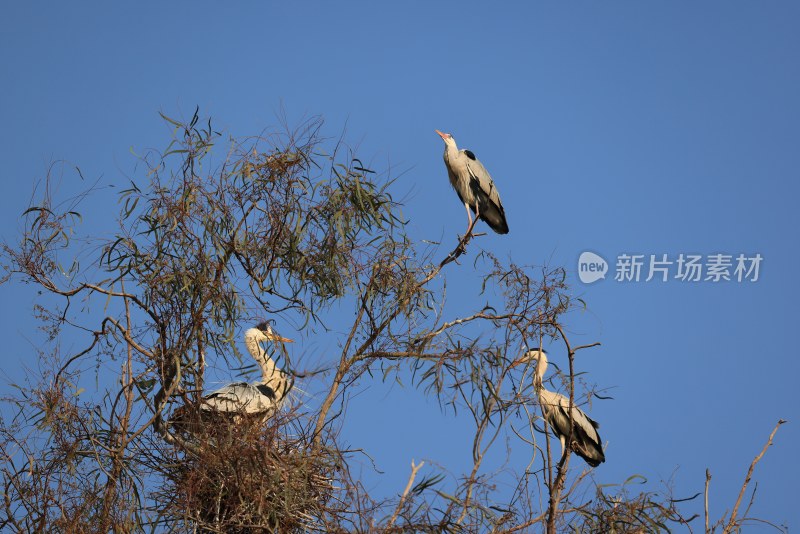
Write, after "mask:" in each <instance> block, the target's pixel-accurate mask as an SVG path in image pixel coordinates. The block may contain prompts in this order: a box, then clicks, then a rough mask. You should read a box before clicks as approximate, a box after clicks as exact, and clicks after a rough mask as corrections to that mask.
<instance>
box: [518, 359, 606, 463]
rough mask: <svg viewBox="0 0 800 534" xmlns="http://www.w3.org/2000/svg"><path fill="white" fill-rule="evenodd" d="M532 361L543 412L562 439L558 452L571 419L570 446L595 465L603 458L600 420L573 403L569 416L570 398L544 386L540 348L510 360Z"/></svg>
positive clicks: (543, 363) (562, 453)
mask: <svg viewBox="0 0 800 534" xmlns="http://www.w3.org/2000/svg"><path fill="white" fill-rule="evenodd" d="M530 362H535V363H536V368H535V371H534V377H533V387H534V389H535V390H536V394H537V396H538V397H539V404H540V405H541V407H542V415H543V416H544V419H545V420H546V421H547V424H548V425H550V428H552V429H553V432H555V434H556V436H557V437H558V439H559V441H560V442H561V456H562V457H563V456H564V452H565V447H566V441H567V439H568V438H570V419H571V420H572V423H573V424H572V432H571V434H572V436H571V439H570V443H569V448H570V450H572V452H574V453H575V454H577V455H578V456H580V457H581V458H583V459H584V460H586V463H587V464H589V465H590V466H592V467H597V466H598V465H600V464H601V463H603V462H605V461H606V456H605V454H603V446H602V443H601V441H600V434H598V433H597V429H598V428H599V426H600V425H599V424H597V422H596V421H594V420H593V419H592V418H591V417H589V416H588V415H586V414H585V413H584V412H583V410H581V409H580V408H578V407H577V406H575V405H574V403H573V406H572V417H570V416H569V413H570V409H569V399H568V398H567V397H565V396H564V395H560V394H558V393H554V392H552V391H548V390H546V389H545V388H544V384H543V378H544V373H545V371H546V370H547V354H546V353H545V351H543V350H538V349H534V350H528V351H527V352H526V353H525V354H524V355H522V357H521V358H519V359H518V360H516V361H515V362H514V363H512V364H511V366H512V367H514V366H516V365H519V364H525V363H530Z"/></svg>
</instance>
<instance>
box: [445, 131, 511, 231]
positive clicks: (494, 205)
mask: <svg viewBox="0 0 800 534" xmlns="http://www.w3.org/2000/svg"><path fill="white" fill-rule="evenodd" d="M436 133H437V134H439V135H440V136H441V138H442V139H443V140H444V164H445V165H446V166H447V175H448V176H449V177H450V185H452V186H453V189H455V190H456V193H458V198H460V199H461V202H463V203H464V208H465V209H466V210H467V218H468V219H469V226H468V228H467V232H468V233H469V232H470V231H471V230H472V228H473V226H474V223H473V222H472V214H471V213H470V210H472V211H474V212H475V217H476V218H479V219H481V220H483V221H484V222H486V224H488V225H489V227H490V228H491V229H492V230H494V231H495V232H497V233H498V234H507V233H508V223H507V222H506V212H505V210H504V209H503V204H502V203H501V202H500V194H499V193H498V192H497V188H496V187H495V185H494V181H493V180H492V177H491V176H490V175H489V171H487V170H486V167H484V166H483V164H482V163H481V162H480V161H478V158H476V157H475V154H473V153H472V152H471V151H469V150H466V149H463V150H459V149H458V147H457V146H456V140H455V139H453V136H452V135H450V134H448V133H443V132H440V131H439V130H436Z"/></svg>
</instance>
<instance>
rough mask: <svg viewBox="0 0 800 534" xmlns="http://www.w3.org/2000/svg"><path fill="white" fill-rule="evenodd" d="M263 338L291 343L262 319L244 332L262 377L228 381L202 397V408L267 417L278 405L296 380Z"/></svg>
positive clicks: (232, 413) (248, 348) (217, 411)
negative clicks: (253, 379) (284, 369)
mask: <svg viewBox="0 0 800 534" xmlns="http://www.w3.org/2000/svg"><path fill="white" fill-rule="evenodd" d="M262 341H270V342H273V343H274V342H278V343H292V340H291V339H288V338H285V337H281V336H279V335H278V334H276V333H275V332H274V331H273V330H272V327H271V326H270V325H269V323H267V322H262V323H259V324H258V325H257V326H256V327H255V328H250V329H249V330H247V332H245V334H244V344H245V346H246V347H247V350H248V351H249V352H250V355H251V356H252V357H253V359H254V360H255V361H256V362H257V363H258V365H259V367H261V380H260V381H258V382H253V383H247V382H237V383H234V384H228V385H227V386H224V387H222V388H220V389H218V390H216V391H214V392H213V393H210V394H208V395H206V396H205V397H203V402H202V404H201V405H200V409H201V410H203V411H210V412H216V413H226V414H231V415H263V416H264V417H268V416H269V415H270V414H271V413H272V412H273V411H274V410H275V409H277V408H278V407H279V406H280V405H281V403H282V402H283V401H284V399H285V398H286V395H287V394H288V393H289V391H290V390H291V389H292V385H293V380H292V378H291V377H290V376H289V375H288V374H287V373H285V372H284V371H283V370H281V369H279V368H278V367H277V365H276V364H275V361H274V360H273V359H272V358H271V357H270V356H269V354H267V351H265V350H264V348H263V347H262V346H261V344H260V343H261V342H262Z"/></svg>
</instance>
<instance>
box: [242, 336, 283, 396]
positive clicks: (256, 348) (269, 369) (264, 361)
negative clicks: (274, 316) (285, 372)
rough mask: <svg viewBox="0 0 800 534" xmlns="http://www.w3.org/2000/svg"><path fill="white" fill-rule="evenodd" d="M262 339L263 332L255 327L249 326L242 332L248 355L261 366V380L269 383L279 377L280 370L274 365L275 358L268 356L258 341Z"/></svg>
mask: <svg viewBox="0 0 800 534" xmlns="http://www.w3.org/2000/svg"><path fill="white" fill-rule="evenodd" d="M261 339H264V334H263V333H261V331H260V330H258V329H257V328H251V329H250V330H248V331H247V332H245V334H244V344H245V346H246V347H247V350H248V351H250V356H252V357H253V359H254V360H255V361H256V363H258V366H259V367H261V380H262V382H264V383H265V384H267V385H270V384H271V382H272V381H273V380H275V379H276V378H277V379H279V378H280V377H281V374H282V373H281V370H280V369H278V368H277V366H276V365H275V360H273V359H272V358H270V357H269V354H267V351H265V350H264V349H263V348H262V347H261V345H260V344H259V343H258V342H259V340H261Z"/></svg>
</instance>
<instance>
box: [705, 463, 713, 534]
mask: <svg viewBox="0 0 800 534" xmlns="http://www.w3.org/2000/svg"><path fill="white" fill-rule="evenodd" d="M710 483H711V471H709V470H708V468H706V487H705V490H704V491H703V500H704V501H705V502H704V504H703V512H704V517H705V523H706V534H709V533H710V532H711V531H710V530H708V486H709V484H710Z"/></svg>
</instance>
